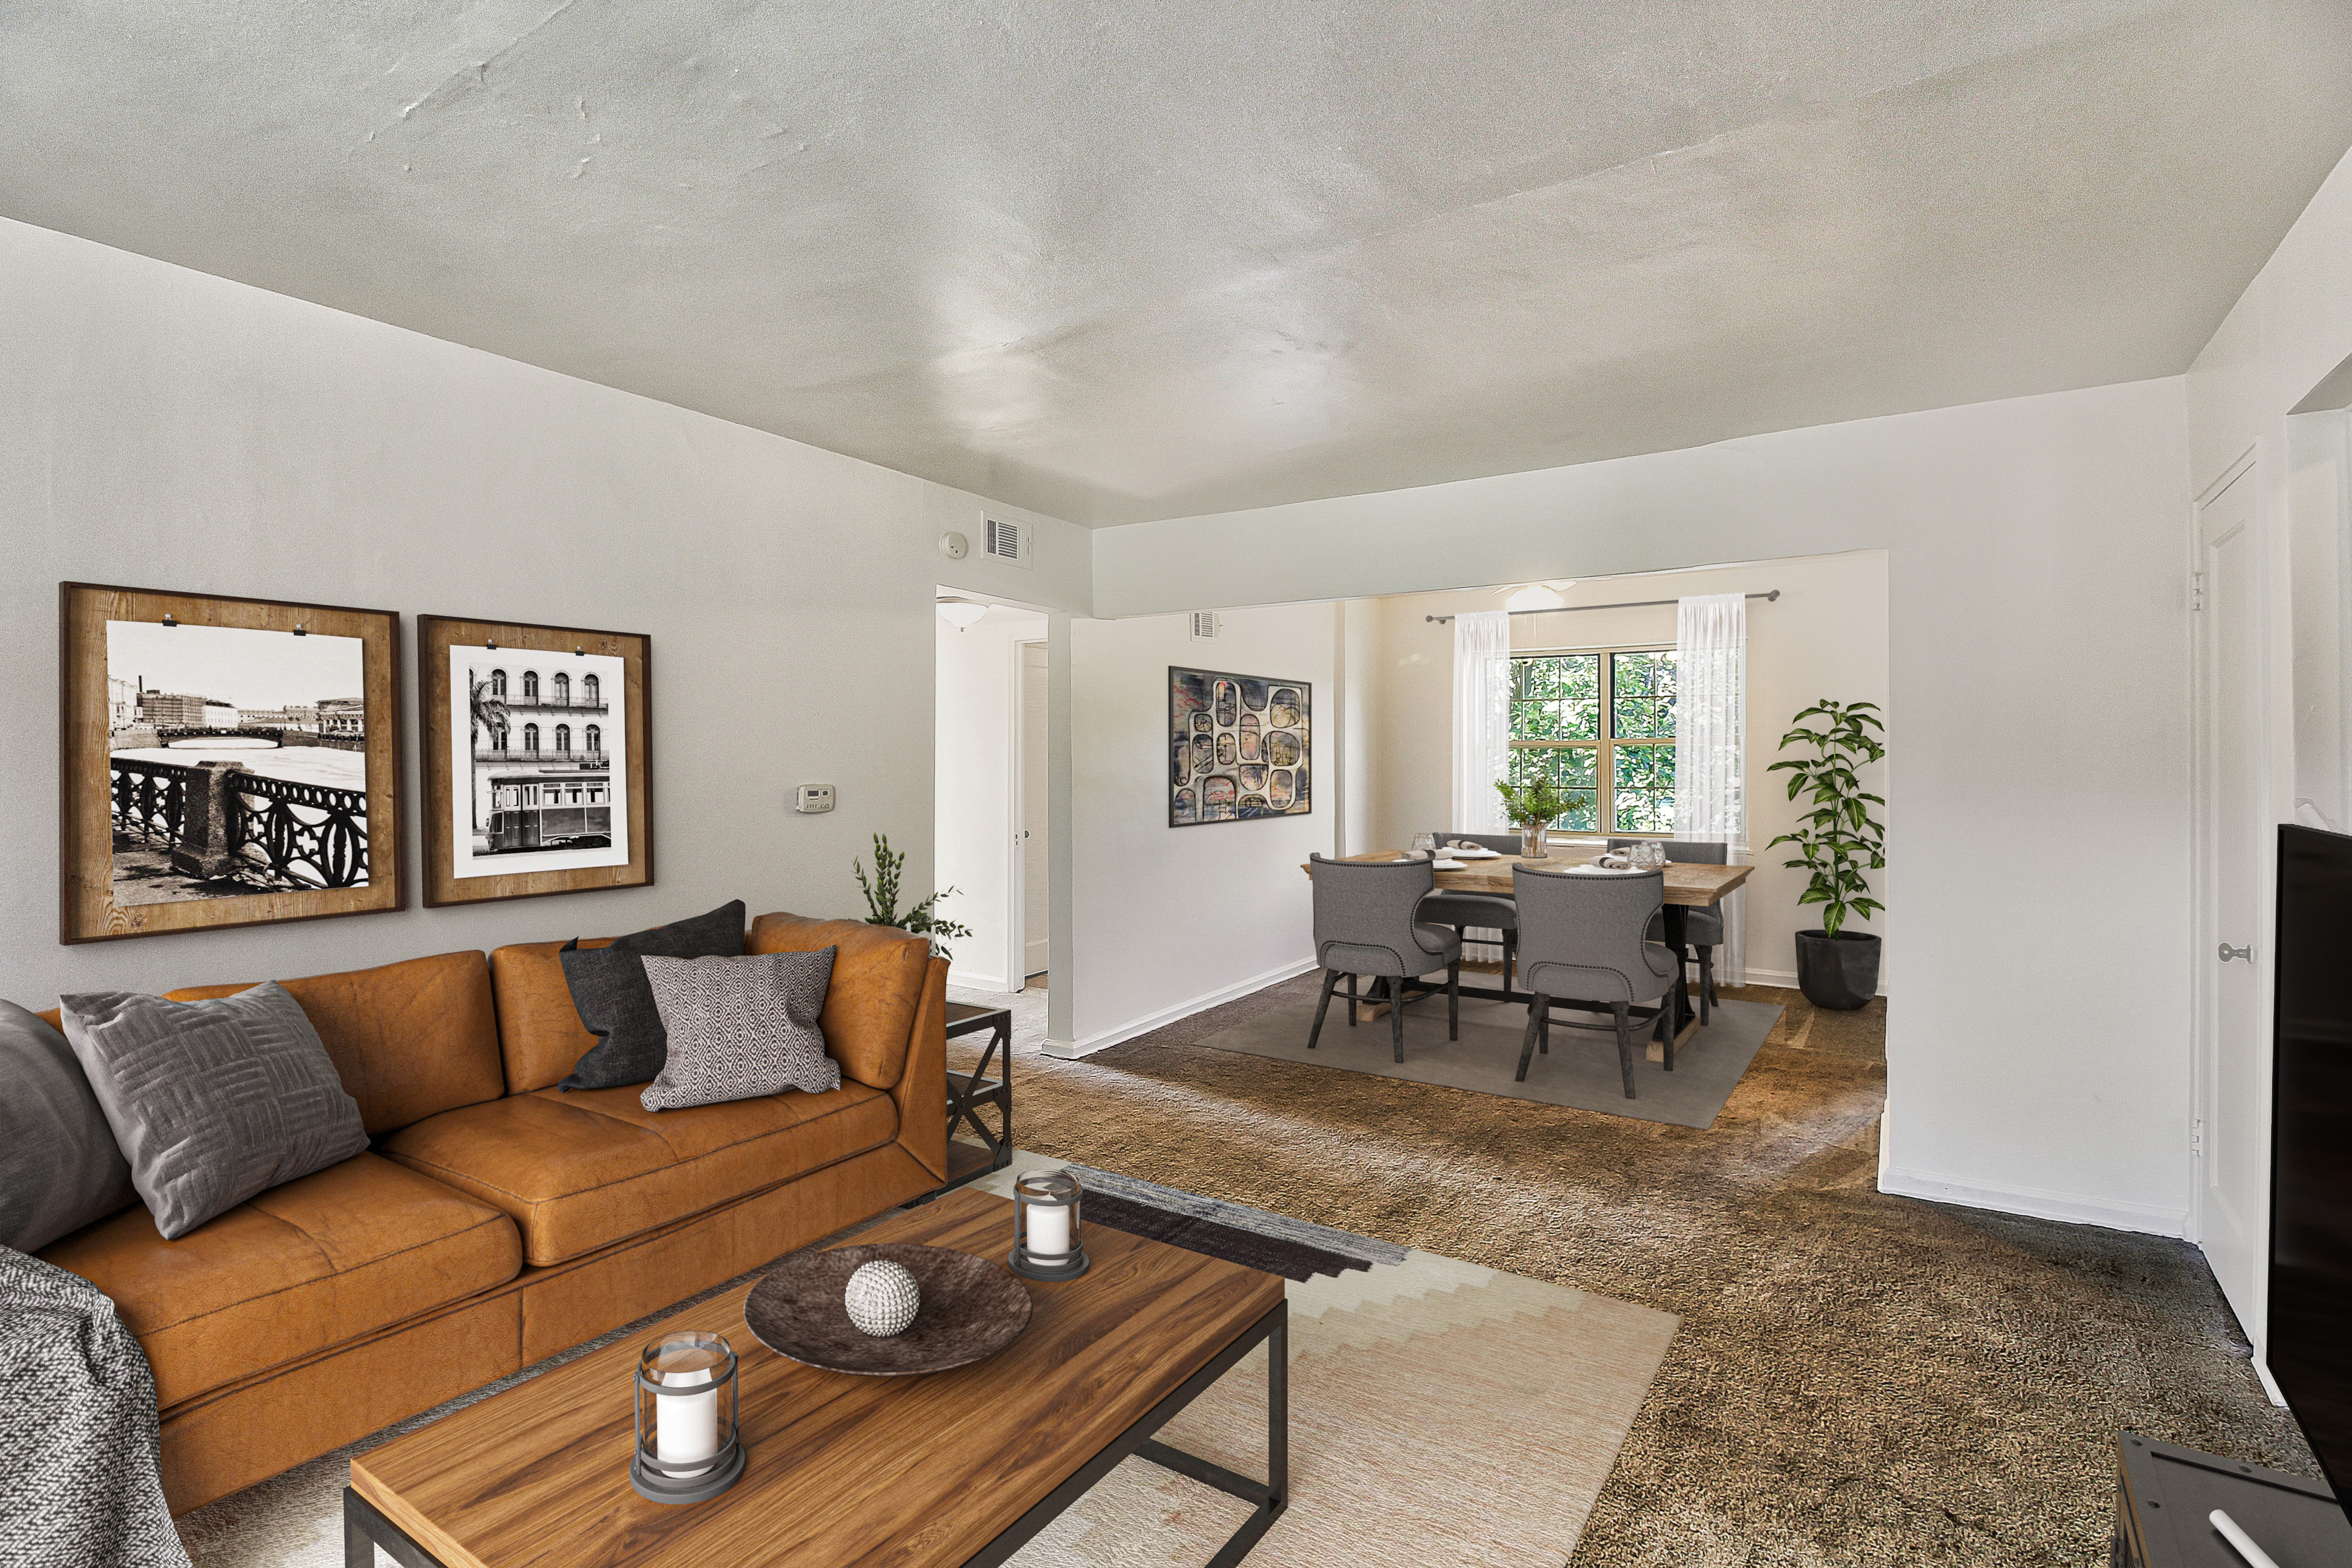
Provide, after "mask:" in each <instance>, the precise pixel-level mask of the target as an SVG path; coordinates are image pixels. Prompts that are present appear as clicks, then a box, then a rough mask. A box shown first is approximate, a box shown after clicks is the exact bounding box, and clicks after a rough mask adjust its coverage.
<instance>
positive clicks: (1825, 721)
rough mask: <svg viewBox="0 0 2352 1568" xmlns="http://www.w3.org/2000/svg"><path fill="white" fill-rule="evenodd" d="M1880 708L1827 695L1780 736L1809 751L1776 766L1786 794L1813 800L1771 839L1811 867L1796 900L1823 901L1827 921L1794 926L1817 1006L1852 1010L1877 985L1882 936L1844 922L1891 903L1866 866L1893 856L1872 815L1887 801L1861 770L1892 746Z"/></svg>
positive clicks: (1802, 972) (1802, 984)
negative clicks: (1874, 887)
mask: <svg viewBox="0 0 2352 1568" xmlns="http://www.w3.org/2000/svg"><path fill="white" fill-rule="evenodd" d="M1877 713H1878V706H1877V704H1876V703H1873V702H1835V701H1832V700H1830V699H1828V698H1823V699H1822V700H1820V701H1819V702H1816V703H1814V704H1813V705H1812V706H1811V708H1808V709H1806V710H1803V711H1802V712H1801V713H1799V714H1798V715H1797V716H1796V717H1795V718H1794V719H1792V720H1790V724H1791V725H1792V726H1793V727H1792V728H1791V729H1790V731H1789V732H1788V733H1787V734H1785V735H1783V736H1781V737H1780V750H1782V751H1784V752H1785V751H1787V750H1788V749H1789V748H1790V747H1791V746H1803V747H1806V748H1808V749H1809V750H1808V752H1806V753H1804V754H1801V755H1798V756H1794V757H1790V758H1788V759H1786V760H1785V761H1782V762H1778V763H1773V764H1772V766H1771V768H1770V770H1769V771H1770V772H1773V773H1782V772H1785V773H1788V775H1789V798H1790V800H1795V799H1797V798H1798V797H1799V796H1800V795H1802V796H1804V797H1805V798H1806V800H1807V801H1808V803H1809V804H1810V805H1811V810H1810V811H1808V812H1806V813H1804V814H1803V815H1802V816H1801V817H1799V819H1798V827H1797V830H1796V831H1795V832H1794V833H1783V834H1782V835H1780V837H1778V838H1775V839H1774V840H1772V844H1793V845H1795V846H1796V847H1797V858H1795V859H1792V860H1784V861H1782V862H1781V864H1782V865H1784V866H1786V867H1789V868H1790V869H1792V870H1803V871H1809V872H1811V874H1812V878H1811V881H1809V882H1808V883H1807V884H1806V886H1805V890H1804V892H1802V893H1801V894H1800V895H1799V896H1798V899H1797V902H1798V903H1800V904H1819V905H1821V906H1822V923H1821V926H1820V928H1819V929H1818V930H1814V931H1799V932H1798V933H1797V986H1798V988H1799V989H1800V990H1801V991H1803V992H1804V994H1805V995H1806V997H1807V998H1808V999H1809V1000H1810V1001H1811V1002H1812V1004H1813V1005H1815V1006H1817V1007H1832V1008H1837V1009H1840V1010H1846V1011H1850V1010H1852V1009H1853V1008H1856V1007H1859V1006H1862V1005H1864V1004H1865V1003H1867V1002H1868V1001H1869V1000H1870V999H1871V998H1872V997H1873V996H1875V995H1876V994H1878V960H1879V942H1878V938H1877V937H1875V936H1874V935H1872V934H1871V933H1869V932H1867V931H1847V930H1846V929H1845V926H1846V922H1847V921H1851V920H1853V919H1855V918H1857V917H1859V918H1862V919H1868V918H1869V917H1870V916H1871V915H1874V914H1875V913H1877V912H1878V911H1879V910H1884V909H1885V907H1886V906H1885V904H1882V903H1880V902H1879V901H1878V900H1876V899H1874V898H1872V897H1871V896H1870V881H1869V879H1868V878H1866V877H1865V876H1864V875H1863V873H1864V872H1865V871H1875V870H1878V869H1879V868H1882V867H1884V866H1885V864H1886V828H1885V825H1884V824H1883V823H1881V822H1880V821H1879V820H1878V819H1877V818H1876V817H1874V816H1871V815H1870V808H1871V807H1872V806H1874V805H1876V806H1881V807H1884V806H1885V805H1886V802H1885V799H1884V798H1882V797H1880V796H1878V795H1867V794H1864V791H1863V787H1862V781H1861V778H1860V776H1859V770H1860V769H1861V768H1862V767H1863V766H1864V764H1866V763H1874V762H1877V761H1878V760H1879V759H1880V758H1882V757H1884V756H1885V755H1886V747H1885V744H1884V743H1882V742H1880V740H1879V739H1878V735H1877V734H1873V733H1872V731H1878V732H1879V733H1880V734H1883V733H1885V725H1883V724H1881V723H1880V722H1879V721H1878V719H1877ZM1807 720H1812V721H1814V722H1813V723H1811V724H1808V723H1807V722H1806V721H1807ZM1765 847H1766V848H1768V849H1769V848H1770V847H1772V845H1767V846H1765Z"/></svg>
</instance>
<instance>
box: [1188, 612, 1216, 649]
mask: <svg viewBox="0 0 2352 1568" xmlns="http://www.w3.org/2000/svg"><path fill="white" fill-rule="evenodd" d="M1222 625H1223V623H1222V622H1220V621H1219V620H1218V619H1217V612H1216V611H1214V610H1195V611H1193V612H1192V640H1193V641H1194V642H1214V641H1216V640H1217V631H1218V628H1219V627H1220V626H1222Z"/></svg>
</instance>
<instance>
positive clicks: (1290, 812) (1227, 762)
mask: <svg viewBox="0 0 2352 1568" xmlns="http://www.w3.org/2000/svg"><path fill="white" fill-rule="evenodd" d="M1228 699H1230V700H1228ZM1165 733H1166V735H1167V737H1168V742H1169V756H1168V826H1171V827H1205V826H1209V825H1210V824H1212V823H1219V822H1256V821H1263V820H1264V819H1265V818H1267V817H1270V816H1312V815H1313V814H1314V810H1315V792H1314V786H1313V763H1314V755H1315V687H1314V683H1313V682H1311V681H1306V680H1281V679H1275V678H1274V677H1272V676H1264V675H1235V674H1234V673H1233V672H1232V671H1230V670H1223V669H1194V668H1192V667H1190V666H1188V665H1181V664H1171V665H1170V666H1169V667H1168V728H1167V730H1166V731H1165Z"/></svg>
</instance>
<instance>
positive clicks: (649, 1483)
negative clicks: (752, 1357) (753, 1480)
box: [629, 1331, 743, 1502]
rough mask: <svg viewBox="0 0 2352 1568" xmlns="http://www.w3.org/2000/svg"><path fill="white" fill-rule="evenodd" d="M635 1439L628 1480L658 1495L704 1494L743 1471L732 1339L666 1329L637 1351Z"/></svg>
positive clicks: (686, 1498)
mask: <svg viewBox="0 0 2352 1568" xmlns="http://www.w3.org/2000/svg"><path fill="white" fill-rule="evenodd" d="M636 1381H637V1445H636V1451H635V1453H634V1454H632V1455H631V1456H630V1458H629V1484H630V1485H631V1486H633V1487H635V1488H636V1489H637V1495H638V1496H640V1497H643V1498H647V1499H650V1500H653V1501H655V1502H700V1501H701V1500H703V1499H705V1498H713V1497H717V1496H718V1495H719V1493H720V1492H723V1491H725V1490H726V1489H728V1488H729V1487H731V1486H733V1485H734V1484H735V1482H736V1480H737V1479H738V1478H740V1476H741V1475H742V1474H743V1446H742V1444H741V1442H740V1439H739V1434H738V1432H737V1430H736V1425H735V1347H734V1346H732V1345H730V1344H729V1343H728V1342H727V1341H726V1340H725V1338H724V1337H722V1336H720V1335H719V1334H706V1333H701V1332H698V1331H686V1332H683V1333H675V1334H666V1335H664V1336H663V1337H662V1338H660V1339H657V1340H656V1341H654V1342H652V1343H651V1344H649V1345H647V1346H646V1348H645V1349H644V1351H642V1352H639V1354H638V1356H637V1380H636Z"/></svg>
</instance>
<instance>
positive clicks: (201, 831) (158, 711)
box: [106, 620, 369, 906]
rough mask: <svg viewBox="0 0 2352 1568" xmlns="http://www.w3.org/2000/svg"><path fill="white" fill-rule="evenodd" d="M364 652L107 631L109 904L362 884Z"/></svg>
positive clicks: (243, 633)
mask: <svg viewBox="0 0 2352 1568" xmlns="http://www.w3.org/2000/svg"><path fill="white" fill-rule="evenodd" d="M364 648H365V645H364V643H363V642H362V639H361V638H359V637H336V636H330V635H327V634H325V633H321V632H305V633H303V634H301V635H291V634H289V633H288V632H285V631H278V630H265V629H260V628H256V627H247V626H205V625H193V624H187V625H173V624H157V623H155V622H145V621H120V620H110V621H108V622H107V623H106V684H107V770H108V773H109V780H108V788H109V796H110V802H111V826H112V839H113V889H112V892H113V902H114V903H115V904H116V905H118V906H123V905H140V904H157V903H175V902H182V901H186V900H204V899H231V898H247V897H250V896H252V895H254V894H255V893H257V892H266V891H270V890H276V889H353V888H364V887H367V886H368V885H369V858H368V765H369V749H368V742H367V734H368V712H367V702H366V695H365V693H366V686H365V682H364V679H363V675H364V657H363V655H364Z"/></svg>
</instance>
